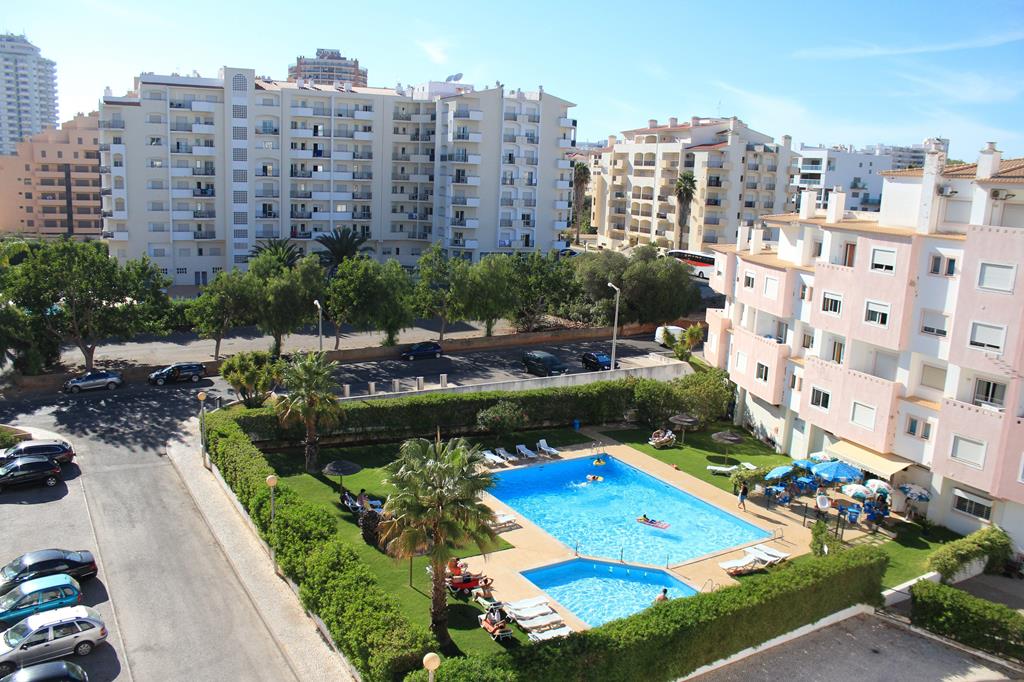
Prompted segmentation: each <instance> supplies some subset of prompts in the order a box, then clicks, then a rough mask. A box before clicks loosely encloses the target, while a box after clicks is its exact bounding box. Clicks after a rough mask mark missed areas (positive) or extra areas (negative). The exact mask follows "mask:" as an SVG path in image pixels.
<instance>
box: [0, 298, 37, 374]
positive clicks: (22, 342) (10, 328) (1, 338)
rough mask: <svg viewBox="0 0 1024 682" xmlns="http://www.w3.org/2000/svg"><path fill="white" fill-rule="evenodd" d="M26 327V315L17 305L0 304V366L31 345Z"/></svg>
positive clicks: (5, 364) (4, 365) (3, 365)
mask: <svg viewBox="0 0 1024 682" xmlns="http://www.w3.org/2000/svg"><path fill="white" fill-rule="evenodd" d="M27 327H28V316H27V315H25V313H24V312H22V311H21V310H20V309H19V308H18V307H17V306H15V305H13V304H11V303H7V304H4V305H2V306H0V367H6V366H7V362H8V361H9V360H14V359H15V357H16V356H17V355H18V354H19V353H22V352H24V351H25V350H26V349H28V348H30V347H31V336H30V334H29V331H28V329H27Z"/></svg>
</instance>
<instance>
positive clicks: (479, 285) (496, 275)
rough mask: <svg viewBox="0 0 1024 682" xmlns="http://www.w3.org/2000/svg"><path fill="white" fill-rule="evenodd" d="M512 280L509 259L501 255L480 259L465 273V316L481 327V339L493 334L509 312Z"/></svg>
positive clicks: (513, 270) (512, 273) (511, 268)
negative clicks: (482, 328)
mask: <svg viewBox="0 0 1024 682" xmlns="http://www.w3.org/2000/svg"><path fill="white" fill-rule="evenodd" d="M514 277H515V266H514V264H513V262H512V258H511V257H509V256H505V255H502V254H497V253H495V254H491V255H489V256H484V257H483V258H481V259H480V260H479V262H477V263H474V264H473V265H472V266H471V267H470V269H469V277H468V281H467V286H468V287H469V290H470V292H472V294H471V296H469V297H468V311H467V314H468V315H469V317H470V318H472V319H474V320H480V321H481V322H483V323H484V335H485V336H492V335H493V334H494V324H495V322H497V321H498V320H500V319H501V318H502V317H504V316H506V315H508V314H509V313H510V311H511V305H510V302H509V288H510V287H511V285H512V279H513V278H514Z"/></svg>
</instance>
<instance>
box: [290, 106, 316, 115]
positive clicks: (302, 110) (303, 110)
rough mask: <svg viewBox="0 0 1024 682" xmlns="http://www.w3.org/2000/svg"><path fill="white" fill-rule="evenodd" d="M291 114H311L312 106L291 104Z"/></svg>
mask: <svg viewBox="0 0 1024 682" xmlns="http://www.w3.org/2000/svg"><path fill="white" fill-rule="evenodd" d="M291 112H292V116H312V115H313V107H297V106H293V107H292V109H291Z"/></svg>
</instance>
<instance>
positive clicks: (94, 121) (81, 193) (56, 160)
mask: <svg viewBox="0 0 1024 682" xmlns="http://www.w3.org/2000/svg"><path fill="white" fill-rule="evenodd" d="M98 123H99V114H98V113H96V112H93V113H91V114H88V115H83V114H79V115H77V116H75V118H74V119H73V120H71V121H66V122H64V123H63V124H62V125H61V127H60V128H58V129H53V128H50V129H46V130H43V131H42V132H41V133H38V134H36V135H33V136H31V137H29V138H28V139H26V140H24V141H22V142H19V143H18V144H17V146H16V154H14V155H13V156H0V232H5V233H13V234H20V235H26V236H32V237H61V236H65V235H70V236H74V237H95V238H99V236H100V232H101V231H102V228H103V219H102V218H101V216H100V160H99V159H100V154H99V148H100V146H99V127H98Z"/></svg>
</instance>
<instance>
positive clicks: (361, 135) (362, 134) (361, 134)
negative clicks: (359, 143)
mask: <svg viewBox="0 0 1024 682" xmlns="http://www.w3.org/2000/svg"><path fill="white" fill-rule="evenodd" d="M352 138H353V139H356V140H372V139H373V133H372V132H370V131H368V130H357V131H355V132H354V133H352Z"/></svg>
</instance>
